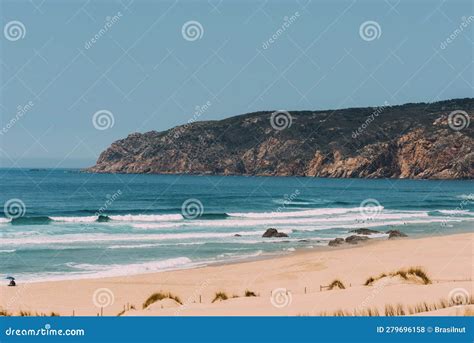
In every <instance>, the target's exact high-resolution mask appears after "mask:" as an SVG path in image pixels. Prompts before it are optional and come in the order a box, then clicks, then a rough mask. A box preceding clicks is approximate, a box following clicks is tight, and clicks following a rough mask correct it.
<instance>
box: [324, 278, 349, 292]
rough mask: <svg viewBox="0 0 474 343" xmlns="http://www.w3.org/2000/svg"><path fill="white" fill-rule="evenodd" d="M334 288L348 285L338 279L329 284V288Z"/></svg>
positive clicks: (343, 287) (342, 287)
mask: <svg viewBox="0 0 474 343" xmlns="http://www.w3.org/2000/svg"><path fill="white" fill-rule="evenodd" d="M334 288H339V289H346V286H344V284H343V283H342V281H340V280H338V279H336V280H334V281H333V282H331V283H330V284H329V286H328V289H329V290H332V289H334Z"/></svg>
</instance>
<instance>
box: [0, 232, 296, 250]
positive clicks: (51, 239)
mask: <svg viewBox="0 0 474 343" xmlns="http://www.w3.org/2000/svg"><path fill="white" fill-rule="evenodd" d="M282 231H283V232H285V231H286V232H287V233H288V232H291V230H282ZM263 232H264V231H243V232H218V233H213V232H196V233H194V232H189V233H163V234H151V235H142V234H112V235H111V234H103V233H102V234H69V235H62V236H40V237H25V238H21V239H15V238H2V240H1V241H0V246H2V245H12V244H32V245H33V244H34V245H38V244H61V243H90V242H117V241H123V242H132V241H163V240H172V239H176V240H184V239H200V238H226V237H233V236H234V235H236V234H239V235H241V236H255V235H262V234H263Z"/></svg>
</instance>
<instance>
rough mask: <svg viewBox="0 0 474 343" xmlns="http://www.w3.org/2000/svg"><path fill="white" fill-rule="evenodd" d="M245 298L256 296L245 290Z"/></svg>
mask: <svg viewBox="0 0 474 343" xmlns="http://www.w3.org/2000/svg"><path fill="white" fill-rule="evenodd" d="M244 295H245V296H246V297H256V296H257V294H256V293H255V292H252V291H249V290H248V289H246V290H245V294H244Z"/></svg>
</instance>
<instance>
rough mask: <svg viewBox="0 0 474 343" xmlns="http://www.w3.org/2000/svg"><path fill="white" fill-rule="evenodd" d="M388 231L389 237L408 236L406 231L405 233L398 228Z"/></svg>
mask: <svg viewBox="0 0 474 343" xmlns="http://www.w3.org/2000/svg"><path fill="white" fill-rule="evenodd" d="M386 233H388V239H392V238H399V237H408V235H407V234H406V233H403V232H401V231H398V230H388V231H387V232H386Z"/></svg>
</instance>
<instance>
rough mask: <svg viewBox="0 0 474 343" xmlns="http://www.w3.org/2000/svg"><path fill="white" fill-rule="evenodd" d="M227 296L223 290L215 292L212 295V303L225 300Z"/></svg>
mask: <svg viewBox="0 0 474 343" xmlns="http://www.w3.org/2000/svg"><path fill="white" fill-rule="evenodd" d="M227 299H229V297H228V296H227V294H226V293H225V292H216V294H215V295H214V299H213V300H212V303H215V302H216V301H222V300H227Z"/></svg>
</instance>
